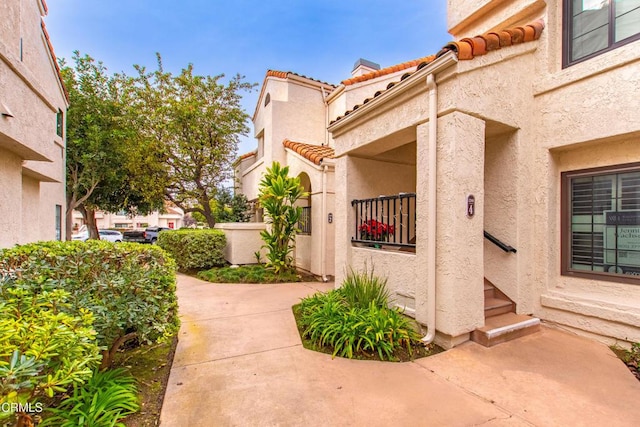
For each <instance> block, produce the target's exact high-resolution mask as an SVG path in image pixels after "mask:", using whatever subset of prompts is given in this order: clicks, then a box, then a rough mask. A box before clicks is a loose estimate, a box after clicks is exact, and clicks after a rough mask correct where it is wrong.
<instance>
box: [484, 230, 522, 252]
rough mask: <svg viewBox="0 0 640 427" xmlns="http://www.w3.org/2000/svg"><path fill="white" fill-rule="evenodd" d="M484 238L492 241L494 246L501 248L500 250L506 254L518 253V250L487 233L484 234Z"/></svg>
mask: <svg viewBox="0 0 640 427" xmlns="http://www.w3.org/2000/svg"><path fill="white" fill-rule="evenodd" d="M484 238H485V239H487V240H488V241H490V242H491V243H493V244H494V245H496V246H497V247H499V248H500V249H502V250H503V251H505V252H513V253H514V254H515V253H516V252H518V251H517V250H516V248H514V247H513V246H509V245H507V244H506V243H504V242H503V241H501V240H499V239H498V238H497V237H495V236H492V235H491V234H489V233H487V232H486V231H485V232H484Z"/></svg>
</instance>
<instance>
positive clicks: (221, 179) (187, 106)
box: [131, 54, 255, 227]
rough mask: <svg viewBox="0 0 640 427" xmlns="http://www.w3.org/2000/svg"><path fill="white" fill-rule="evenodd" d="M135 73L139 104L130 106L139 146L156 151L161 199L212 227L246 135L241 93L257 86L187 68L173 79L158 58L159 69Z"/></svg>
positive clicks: (239, 77)
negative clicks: (161, 170)
mask: <svg viewBox="0 0 640 427" xmlns="http://www.w3.org/2000/svg"><path fill="white" fill-rule="evenodd" d="M136 69H137V71H138V77H137V84H136V87H137V92H136V94H137V95H136V97H135V98H136V102H137V103H132V104H131V105H132V106H134V108H135V109H136V112H137V117H138V122H137V123H138V129H139V130H140V134H139V138H140V143H141V144H142V145H145V146H148V147H150V149H155V150H156V151H155V153H156V156H157V158H158V159H161V160H162V164H163V165H164V167H165V168H166V172H167V176H168V181H167V185H166V189H165V197H166V198H167V199H168V200H169V201H171V202H173V203H174V204H176V205H177V206H179V207H180V208H181V209H183V210H184V212H185V213H199V214H200V215H202V216H203V217H204V218H205V220H206V222H207V224H208V225H209V227H213V226H214V225H215V223H216V216H215V209H213V206H215V197H216V194H217V193H218V192H219V191H221V188H222V186H223V184H224V183H225V182H226V181H228V180H229V179H230V178H231V176H232V170H233V168H232V163H233V160H234V159H235V156H236V151H237V145H238V141H239V137H240V135H243V134H246V133H247V132H248V130H249V129H248V127H247V120H248V119H249V116H248V114H247V113H246V112H245V111H244V110H243V109H242V107H241V105H240V101H241V94H240V92H241V91H245V90H246V91H249V90H251V89H252V88H253V87H254V86H255V85H253V84H250V83H247V82H245V81H243V79H244V77H242V76H240V75H236V76H235V77H233V78H231V79H229V80H228V81H227V82H226V83H225V82H224V81H223V79H224V75H222V74H221V75H217V76H200V75H197V74H195V73H194V70H193V65H191V64H189V65H188V66H187V67H186V68H184V69H182V71H181V72H180V74H178V75H174V74H172V73H170V72H166V71H165V70H164V69H163V66H162V58H161V57H160V55H159V54H158V69H157V70H155V71H152V72H147V70H146V69H145V68H144V67H140V66H136ZM212 202H213V203H212Z"/></svg>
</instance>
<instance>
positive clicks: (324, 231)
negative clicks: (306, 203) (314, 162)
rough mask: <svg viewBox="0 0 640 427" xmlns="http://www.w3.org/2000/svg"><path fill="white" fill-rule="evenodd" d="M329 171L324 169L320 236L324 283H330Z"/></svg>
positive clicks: (326, 166)
mask: <svg viewBox="0 0 640 427" xmlns="http://www.w3.org/2000/svg"><path fill="white" fill-rule="evenodd" d="M328 171H329V166H328V165H323V167H322V222H321V224H322V227H320V229H321V231H320V232H321V233H322V235H321V236H320V274H321V275H322V281H323V282H325V283H326V282H328V281H329V278H328V277H327V172H328Z"/></svg>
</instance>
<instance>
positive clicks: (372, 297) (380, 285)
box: [340, 268, 389, 308]
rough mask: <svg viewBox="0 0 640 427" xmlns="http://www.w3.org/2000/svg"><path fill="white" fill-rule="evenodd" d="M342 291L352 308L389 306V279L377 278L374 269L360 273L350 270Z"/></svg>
mask: <svg viewBox="0 0 640 427" xmlns="http://www.w3.org/2000/svg"><path fill="white" fill-rule="evenodd" d="M340 291H341V292H342V295H343V296H344V298H345V300H346V302H347V304H348V305H349V306H351V307H359V308H367V307H369V305H370V304H372V303H373V304H374V305H375V306H376V307H386V306H387V305H388V304H389V291H388V290H387V279H386V278H382V277H379V276H376V275H375V274H374V272H373V269H371V271H368V269H366V268H365V271H363V272H358V271H354V270H353V268H350V269H349V271H348V273H347V277H346V278H345V279H344V281H343V282H342V286H341V287H340Z"/></svg>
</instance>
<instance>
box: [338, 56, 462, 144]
mask: <svg viewBox="0 0 640 427" xmlns="http://www.w3.org/2000/svg"><path fill="white" fill-rule="evenodd" d="M457 63H458V57H457V56H456V54H455V52H452V51H449V52H447V53H445V54H444V55H442V56H440V57H438V58H436V59H435V60H433V61H432V62H431V63H429V64H428V65H427V66H426V67H424V68H422V69H420V70H418V71H416V72H415V73H413V74H412V75H411V76H410V77H408V78H407V79H406V80H403V81H401V82H399V83H397V84H396V85H395V86H394V87H392V88H391V89H389V90H387V91H385V92H383V93H382V94H380V96H378V97H375V98H373V99H372V100H371V101H370V102H368V103H366V104H363V105H361V106H360V107H359V108H358V109H357V110H355V111H351V113H349V115H348V116H345V117H342V118H341V119H339V120H337V121H336V122H334V123H333V124H330V125H329V126H328V127H327V130H328V131H329V132H331V133H334V132H335V131H339V130H340V129H343V128H345V127H346V126H348V125H349V124H351V123H353V122H355V121H357V120H358V119H359V118H360V117H361V116H363V115H364V114H366V113H367V112H369V111H372V110H375V109H376V108H378V106H379V105H383V104H384V103H386V102H388V101H389V100H390V99H393V98H395V97H396V96H398V95H400V94H402V93H404V92H405V91H407V90H408V89H410V88H412V87H414V86H415V85H417V84H419V83H420V82H421V81H422V79H424V78H426V76H427V75H429V74H436V73H439V72H440V71H442V70H444V69H446V68H449V67H451V66H452V65H454V64H457ZM425 87H426V83H425Z"/></svg>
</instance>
